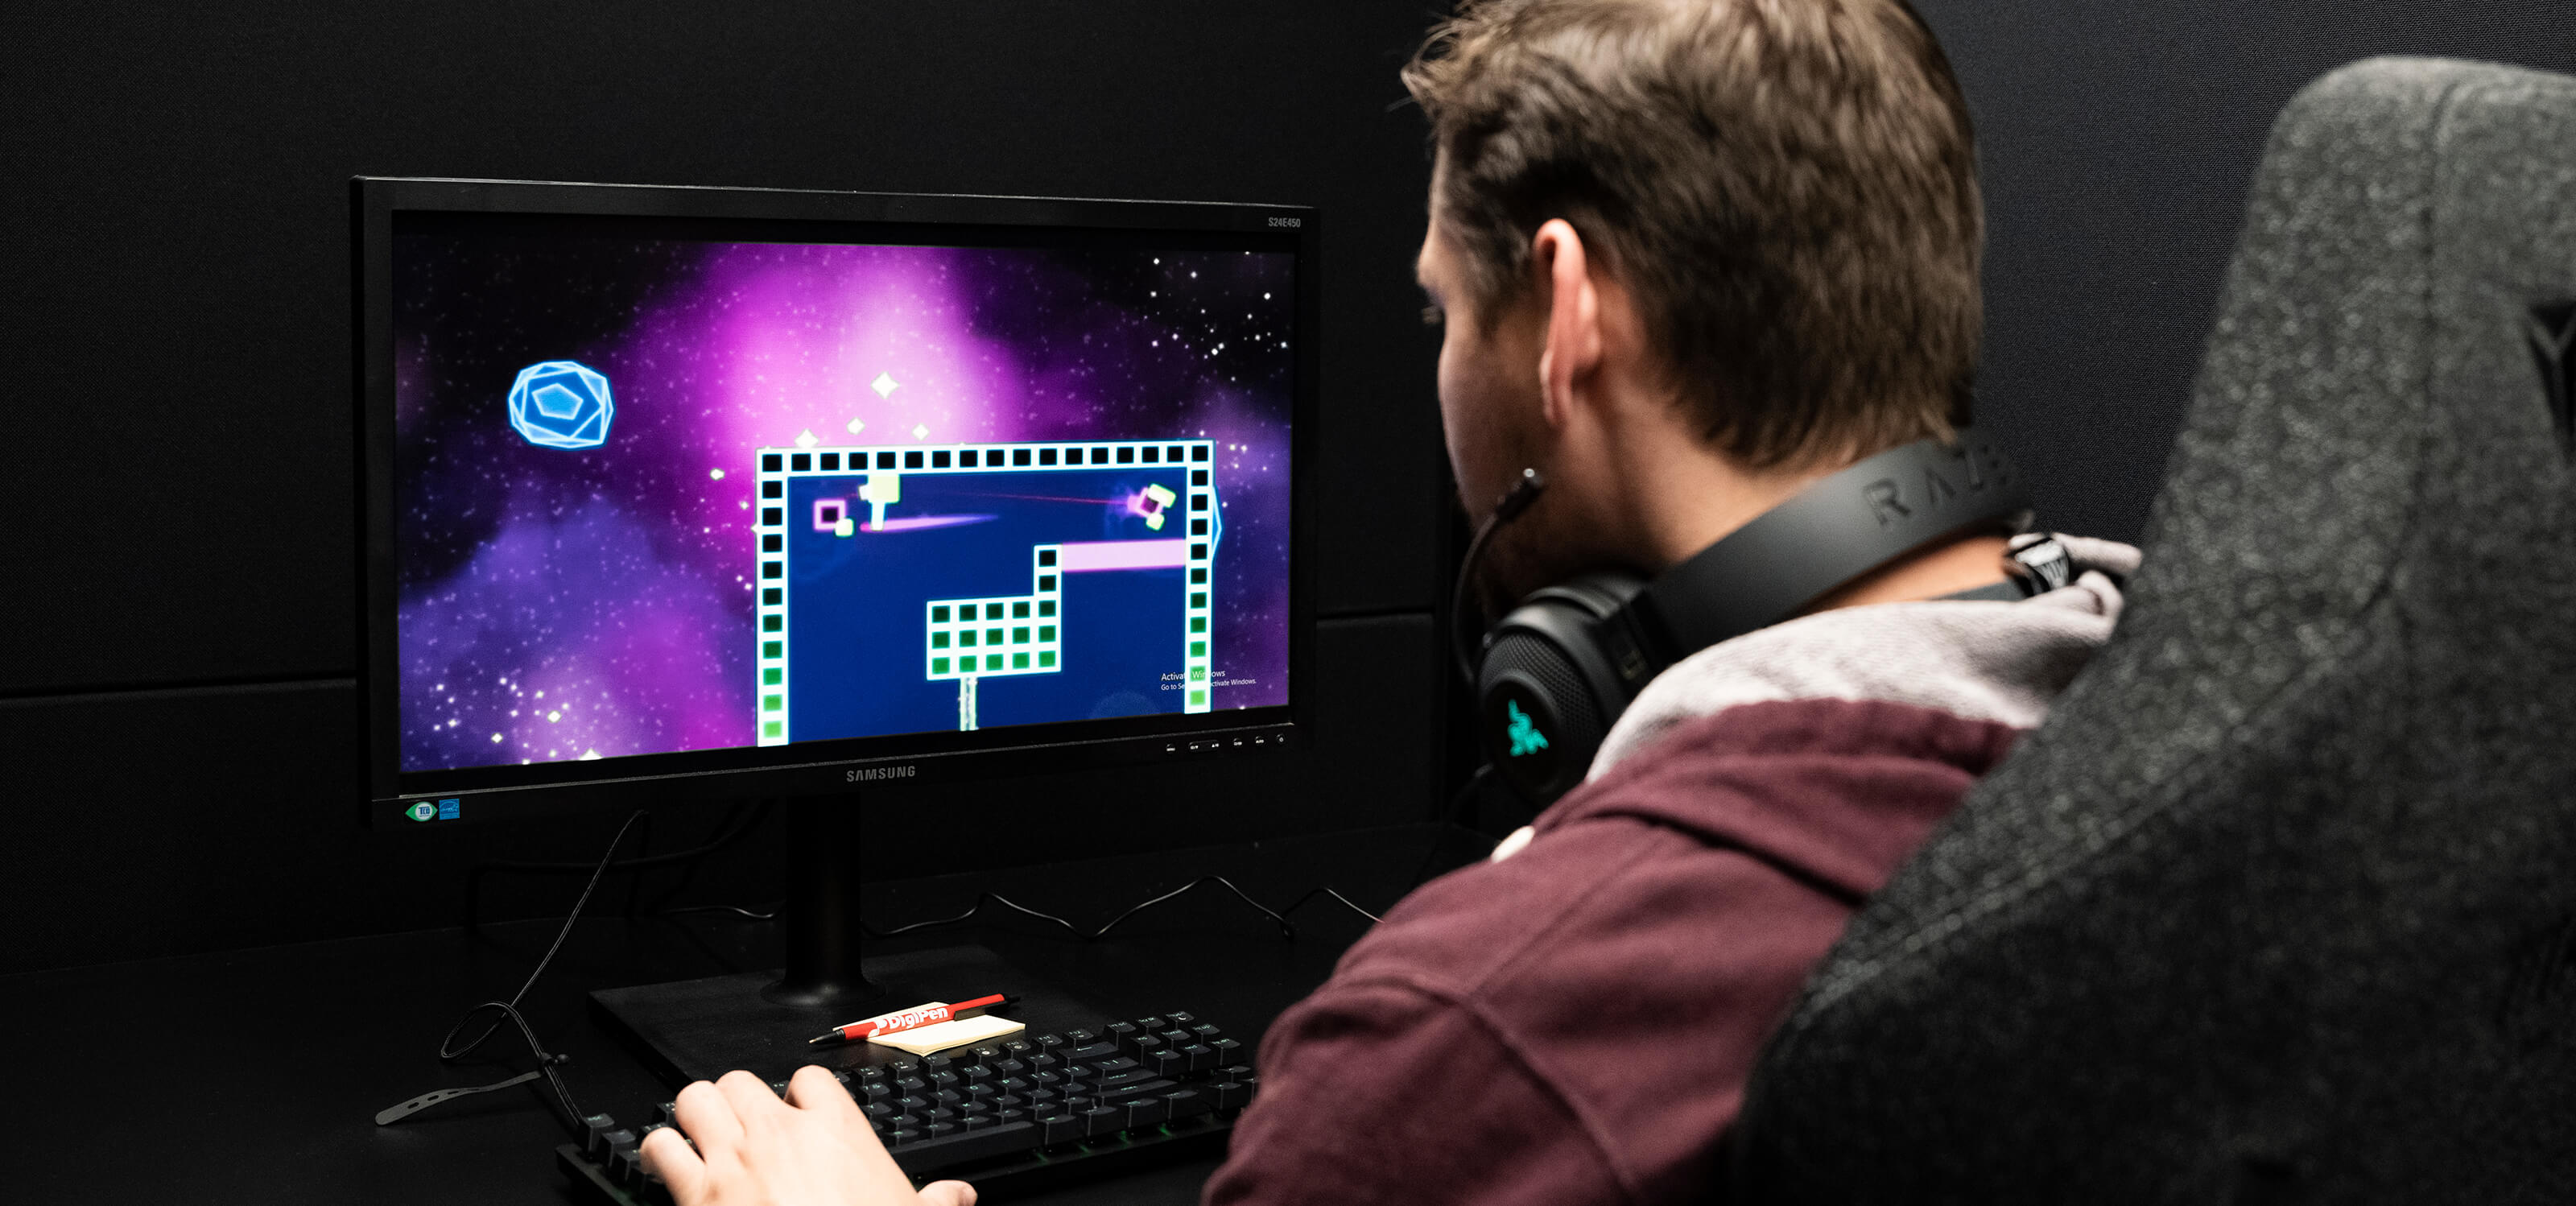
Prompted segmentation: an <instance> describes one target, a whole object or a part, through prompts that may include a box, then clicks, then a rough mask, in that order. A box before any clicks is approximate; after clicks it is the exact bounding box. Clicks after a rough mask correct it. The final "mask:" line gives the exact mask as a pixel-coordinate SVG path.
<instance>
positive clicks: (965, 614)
mask: <svg viewBox="0 0 2576 1206" xmlns="http://www.w3.org/2000/svg"><path fill="white" fill-rule="evenodd" d="M957 618H958V619H961V620H971V619H974V618H975V605H974V604H972V603H968V604H965V605H964V606H961V607H959V608H958V609H957Z"/></svg>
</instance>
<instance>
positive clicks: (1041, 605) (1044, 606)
mask: <svg viewBox="0 0 2576 1206" xmlns="http://www.w3.org/2000/svg"><path fill="white" fill-rule="evenodd" d="M1038 614H1039V615H1042V616H1051V615H1054V614H1055V600H1053V599H1040V600H1038Z"/></svg>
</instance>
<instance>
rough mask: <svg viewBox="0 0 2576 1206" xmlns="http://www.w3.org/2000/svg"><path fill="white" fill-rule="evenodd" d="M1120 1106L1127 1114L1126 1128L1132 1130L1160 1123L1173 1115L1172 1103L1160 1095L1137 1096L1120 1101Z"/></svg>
mask: <svg viewBox="0 0 2576 1206" xmlns="http://www.w3.org/2000/svg"><path fill="white" fill-rule="evenodd" d="M1118 1108H1119V1110H1120V1111H1122V1112H1123V1113H1125V1114H1126V1116H1127V1121H1126V1127H1125V1129H1127V1130H1131V1131H1132V1130H1135V1129H1137V1128H1139V1127H1148V1126H1155V1125H1158V1124H1160V1123H1161V1122H1162V1121H1163V1120H1164V1119H1165V1118H1169V1117H1171V1109H1172V1103H1170V1102H1168V1101H1165V1100H1163V1099H1162V1098H1160V1097H1137V1098H1131V1099H1129V1100H1126V1101H1122V1102H1119V1103H1118Z"/></svg>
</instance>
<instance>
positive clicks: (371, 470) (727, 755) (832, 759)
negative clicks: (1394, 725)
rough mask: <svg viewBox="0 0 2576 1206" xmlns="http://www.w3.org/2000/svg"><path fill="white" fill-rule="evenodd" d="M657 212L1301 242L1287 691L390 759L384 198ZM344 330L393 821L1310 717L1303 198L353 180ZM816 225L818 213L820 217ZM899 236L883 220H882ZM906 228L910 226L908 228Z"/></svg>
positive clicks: (1161, 744) (563, 806)
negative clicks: (988, 721) (620, 748)
mask: <svg viewBox="0 0 2576 1206" xmlns="http://www.w3.org/2000/svg"><path fill="white" fill-rule="evenodd" d="M402 213H414V214H455V215H504V216H506V215H525V216H528V217H531V218H536V219H547V218H556V217H570V218H598V219H651V220H661V221H671V222H684V223H705V224H707V225H708V226H710V227H714V226H719V225H723V224H733V225H735V226H737V227H741V226H748V225H753V224H758V225H761V226H764V227H766V226H769V225H771V224H776V228H777V229H780V230H791V229H793V228H795V227H798V226H811V227H813V228H814V232H815V234H816V236H817V238H816V241H818V242H862V241H865V239H864V238H863V237H856V236H858V235H859V234H860V232H861V231H863V230H865V229H868V228H874V229H875V230H876V231H878V232H879V234H880V235H881V236H882V235H884V234H886V233H888V232H890V231H892V230H895V229H897V228H908V232H909V233H915V234H918V233H919V232H920V230H921V229H922V228H929V227H936V228H943V229H945V230H946V231H948V232H951V233H952V234H955V235H956V236H957V237H959V238H960V239H967V240H969V242H970V245H971V239H970V232H975V231H982V232H985V234H986V235H987V236H988V237H992V238H996V239H1002V240H1007V239H1008V237H1009V234H1010V232H1012V231H1015V230H1074V231H1084V230H1088V231H1100V232H1110V233H1113V234H1121V235H1132V234H1135V233H1147V232H1152V233H1161V232H1169V233H1172V234H1174V235H1175V236H1176V237H1191V236H1201V237H1203V236H1206V235H1222V236H1238V237H1240V236H1244V235H1252V236H1257V237H1258V239H1259V240H1260V241H1261V242H1263V243H1266V244H1268V245H1272V246H1277V247H1279V248H1281V249H1283V250H1293V251H1294V253H1295V255H1296V279H1297V286H1296V287H1297V296H1296V298H1295V301H1294V306H1293V313H1294V315H1295V321H1296V324H1297V330H1298V332H1299V335H1298V337H1297V338H1296V340H1295V346H1294V348H1293V353H1292V354H1293V360H1292V365H1293V369H1292V371H1293V375H1294V379H1293V383H1292V389H1291V402H1290V406H1291V409H1290V426H1289V449H1290V482H1289V511H1290V521H1289V592H1288V601H1289V607H1288V610H1289V615H1288V624H1289V633H1288V667H1287V672H1288V702H1287V703H1285V704H1282V705H1273V706H1265V707H1257V708H1235V709H1226V710H1223V711H1211V712H1205V713H1196V714H1171V713H1164V714H1157V715H1152V716H1143V717H1128V718H1121V719H1117V720H1101V721H1067V722H1061V723H1058V724H1046V725H1023V726H1016V727H1012V728H1005V729H987V730H979V731H978V732H976V733H971V734H970V733H948V732H934V733H923V734H899V735H887V736H878V737H858V738H843V739H836V740H832V741H809V742H798V743H795V744H792V745H785V746H769V747H759V746H744V747H733V748H728V749H721V750H698V751H686V752H678V753H665V754H649V755H635V756H629V757H624V758H615V759H604V760H600V761H595V762H549V763H536V764H529V765H522V766H506V767H478V768H465V769H458V770H444V771H408V772H407V771H403V770H401V769H400V765H399V763H400V756H401V743H400V709H399V699H398V694H397V693H398V691H399V689H400V680H399V675H398V674H397V672H396V671H397V669H398V649H397V645H396V633H395V624H396V611H397V607H398V594H399V592H398V586H397V578H396V572H395V563H394V523H393V515H394V474H393V469H394V449H395V433H394V423H393V416H394V347H393V312H392V311H393V307H392V298H391V292H390V290H391V280H392V267H393V249H394V219H395V216H396V215H397V214H402ZM351 218H352V244H353V255H352V257H351V258H352V269H353V275H352V290H353V293H352V298H351V307H352V311H353V321H352V331H353V335H354V339H355V343H356V347H355V350H354V360H355V363H354V368H355V370H356V373H355V375H356V383H355V399H356V407H355V409H356V414H355V422H354V434H355V440H356V457H355V470H356V482H355V497H356V499H357V502H358V508H357V509H358V514H357V520H358V530H359V533H360V539H359V541H358V545H359V558H358V566H357V573H358V579H359V581H358V597H359V612H360V615H359V623H358V651H357V653H358V667H359V672H358V681H357V687H358V691H357V695H358V704H359V716H358V729H359V733H360V735H361V743H362V746H363V750H362V757H361V759H360V766H359V776H360V779H361V786H362V791H361V799H362V801H363V805H362V811H363V813H364V820H365V822H366V823H368V824H371V825H387V824H392V823H396V822H400V821H403V820H405V819H406V818H408V817H409V813H408V811H407V810H408V809H410V808H411V807H412V806H413V805H414V804H417V803H419V802H421V801H423V800H433V799H438V798H452V799H458V800H460V801H462V800H466V799H469V798H470V799H471V801H472V803H473V805H474V806H473V807H471V808H465V807H462V806H460V807H459V808H458V809H456V810H453V812H454V813H455V815H454V817H453V820H456V821H465V822H488V821H494V820H516V819H523V818H533V817H540V816H552V815H559V814H562V813H566V812H576V811H587V810H594V809H599V808H607V807H619V806H631V805H635V804H644V803H682V802H692V801H707V802H723V801H731V800H741V799H753V798H780V797H808V796H817V795H831V794H844V793H851V792H854V791H856V790H858V789H861V788H865V787H870V786H879V785H888V784H893V783H898V782H901V783H938V782H957V781H964V780H972V779H985V778H1005V777H1010V776H1016V775H1028V774H1041V773H1049V772H1057V771H1065V770H1071V769H1077V768H1084V767H1097V766H1111V765H1125V764H1133V763H1140V762H1172V761H1177V760H1184V759H1187V760H1198V759H1205V758H1210V757H1229V756H1235V755H1242V754H1261V753H1266V752H1275V751H1278V750H1280V749H1283V748H1286V747H1290V746H1293V745H1302V744H1303V742H1304V735H1305V734H1307V733H1310V732H1312V726H1313V723H1314V716H1313V713H1314V701H1315V698H1316V695H1317V687H1318V685H1319V684H1317V683H1316V681H1315V677H1314V658H1315V649H1314V638H1315V623H1314V614H1315V605H1316V589H1315V579H1316V570H1317V558H1316V555H1315V542H1316V532H1315V520H1314V515H1315V503H1316V498H1315V490H1316V484H1315V483H1316V476H1317V474H1316V468H1317V466H1316V457H1315V443H1316V422H1315V419H1316V412H1317V409H1318V398H1319V393H1318V389H1319V383H1320V370H1321V364H1322V358H1321V348H1320V346H1319V345H1320V343H1321V339H1320V338H1319V335H1320V328H1321V316H1322V306H1321V298H1320V294H1321V287H1320V286H1321V281H1320V271H1319V270H1320V267H1321V263H1320V261H1321V254H1320V253H1321V238H1322V231H1321V228H1320V223H1319V221H1318V217H1317V214H1316V211H1315V210H1314V209H1313V208H1312V207H1309V206H1300V205H1254V204H1238V203H1228V202H1198V201H1133V200H1104V199H1081V198H1064V197H1002V196H980V195H958V194H909V193H861V192H833V191H821V190H788V189H759V188H730V187H709V186H672V185H631V184H583V183H563V182H545V181H518V180H473V179H444V178H421V177H401V178H396V177H367V176H361V177H356V178H354V179H353V180H352V181H351ZM827 232H828V233H827ZM886 241H897V240H891V239H889V240H886ZM910 241H911V242H913V243H914V244H915V245H919V243H920V242H921V240H920V239H919V238H915V239H912V240H910Z"/></svg>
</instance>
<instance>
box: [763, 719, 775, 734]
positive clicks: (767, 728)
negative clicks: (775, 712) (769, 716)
mask: <svg viewBox="0 0 2576 1206" xmlns="http://www.w3.org/2000/svg"><path fill="white" fill-rule="evenodd" d="M778 733H779V724H778V722H777V721H775V720H773V721H770V722H769V723H767V724H764V725H762V726H760V735H761V736H763V737H775V736H777V735H778Z"/></svg>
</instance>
